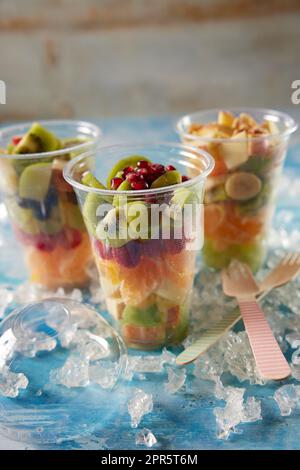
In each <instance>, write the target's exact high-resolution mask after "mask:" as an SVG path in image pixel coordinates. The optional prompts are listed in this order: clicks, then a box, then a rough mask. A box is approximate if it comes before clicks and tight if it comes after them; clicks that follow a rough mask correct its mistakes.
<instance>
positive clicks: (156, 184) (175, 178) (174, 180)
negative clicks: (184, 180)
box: [151, 170, 181, 189]
mask: <svg viewBox="0 0 300 470" xmlns="http://www.w3.org/2000/svg"><path fill="white" fill-rule="evenodd" d="M179 183H181V174H180V173H179V171H177V170H172V171H167V172H166V173H164V174H163V175H161V176H159V177H158V178H156V180H154V181H153V183H152V184H151V189H154V188H163V187H165V186H172V185H173V184H179Z"/></svg>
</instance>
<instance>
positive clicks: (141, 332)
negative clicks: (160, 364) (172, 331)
mask: <svg viewBox="0 0 300 470" xmlns="http://www.w3.org/2000/svg"><path fill="white" fill-rule="evenodd" d="M122 334H123V337H124V340H125V342H126V343H127V344H128V345H129V346H131V347H135V346H137V347H139V346H144V347H145V348H147V349H148V348H149V349H151V348H155V347H158V346H161V345H162V344H163V343H164V342H165V335H166V332H165V326H164V325H159V326H148V327H145V326H137V325H124V326H123V327H122Z"/></svg>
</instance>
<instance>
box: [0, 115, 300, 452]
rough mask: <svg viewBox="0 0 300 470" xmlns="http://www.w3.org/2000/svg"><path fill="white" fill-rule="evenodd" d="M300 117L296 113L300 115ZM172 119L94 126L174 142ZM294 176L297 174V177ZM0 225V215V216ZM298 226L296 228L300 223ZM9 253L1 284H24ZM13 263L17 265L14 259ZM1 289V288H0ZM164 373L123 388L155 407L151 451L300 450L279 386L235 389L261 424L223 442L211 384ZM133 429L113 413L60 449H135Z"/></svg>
mask: <svg viewBox="0 0 300 470" xmlns="http://www.w3.org/2000/svg"><path fill="white" fill-rule="evenodd" d="M299 117H300V113H299ZM175 120H176V117H172V118H171V117H160V118H141V119H140V118H119V119H101V120H100V119H99V120H95V123H97V124H98V125H100V126H101V127H102V129H103V132H104V139H103V141H104V143H105V144H110V143H117V142H124V141H127V142H130V141H136V140H139V141H142V140H147V141H151V140H163V141H177V140H178V137H177V136H176V134H175V132H174V130H173V129H174V127H173V125H174V122H175ZM289 172H290V173H291V174H292V175H293V177H294V178H295V177H297V176H298V177H299V184H300V147H297V146H294V147H293V148H291V150H290V152H289V155H288V158H287V162H286V167H285V173H286V174H287V173H289ZM297 174H298V175H297ZM285 206H287V207H288V208H289V210H292V211H294V212H295V213H297V217H298V222H299V220H300V207H299V206H300V203H299V201H298V202H295V201H287V200H285V199H284V198H280V200H279V208H281V209H282V208H284V207H285ZM0 222H1V212H0ZM299 225H300V224H299ZM9 233H10V228H9V226H8V225H7V223H6V221H5V220H3V221H2V223H1V225H0V240H1V236H3V234H6V236H5V239H6V240H7V239H8V236H7V235H8V234H9ZM9 243H10V245H9V246H8V247H7V249H5V250H4V248H3V247H2V246H1V248H0V249H1V252H0V263H1V264H0V281H1V283H2V284H5V285H11V286H15V285H17V284H18V283H19V282H22V281H24V276H25V271H24V270H23V268H22V267H20V265H19V264H18V268H17V269H16V266H12V265H11V252H10V250H11V251H13V250H14V242H13V240H11V241H10V242H9ZM15 263H18V260H17V258H16V260H15ZM0 287H1V284H0ZM165 380H166V377H165V375H163V374H152V375H151V374H148V375H147V377H146V380H143V381H140V380H139V381H134V382H132V383H130V384H129V385H126V386H125V387H134V386H137V387H140V388H142V389H143V390H145V391H146V392H149V393H152V395H153V403H154V409H153V412H152V413H151V414H148V415H145V416H144V418H143V420H142V422H141V425H140V426H139V428H141V427H146V428H149V429H150V430H151V431H152V432H153V433H154V434H155V436H156V438H157V440H158V444H157V445H156V446H155V447H153V449H173V450H174V449H223V450H224V449H300V409H299V408H298V410H296V411H294V412H293V413H292V415H291V416H290V417H287V418H283V417H281V416H280V413H279V410H278V407H277V405H276V403H275V401H274V400H270V397H272V395H273V393H274V391H275V390H276V389H277V388H278V384H270V385H267V386H264V387H261V386H258V385H249V384H248V383H247V382H246V383H243V384H240V383H238V382H235V383H233V385H236V386H242V387H246V388H247V391H246V394H249V395H255V396H256V397H257V398H259V399H261V401H262V415H263V420H262V421H257V422H254V423H251V424H241V425H239V429H240V430H241V431H243V432H242V433H241V434H232V435H231V436H230V438H229V439H228V440H227V441H224V440H220V439H217V438H216V423H215V416H214V414H213V409H214V408H215V407H216V406H224V405H222V403H221V402H220V401H218V400H217V399H216V398H215V397H214V394H213V386H212V384H211V383H209V382H205V381H201V380H200V379H198V378H196V377H194V376H193V375H192V366H190V368H189V374H188V379H187V382H186V385H185V387H184V388H183V389H181V390H180V391H179V392H178V393H176V394H175V395H170V394H167V393H166V392H165V391H164V387H163V382H164V381H165ZM135 434H136V430H135V429H132V428H131V427H130V417H129V415H128V412H127V409H126V408H125V409H123V411H121V412H120V411H118V412H116V413H111V415H110V419H109V421H107V420H105V422H104V424H103V423H102V424H101V423H100V424H99V427H98V428H97V429H96V430H95V432H94V433H93V435H92V436H87V437H84V438H81V439H79V440H77V441H71V442H68V443H65V444H63V445H61V446H60V447H59V446H57V447H53V448H63V449H136V448H141V447H140V446H139V447H137V446H136V445H135ZM25 447H27V448H28V447H30V446H25V445H24V444H20V443H16V442H12V441H9V440H8V439H7V438H5V437H0V449H1V448H2V449H5V448H25Z"/></svg>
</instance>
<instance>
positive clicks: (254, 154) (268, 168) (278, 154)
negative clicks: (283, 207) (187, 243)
mask: <svg viewBox="0 0 300 470" xmlns="http://www.w3.org/2000/svg"><path fill="white" fill-rule="evenodd" d="M228 111H230V112H231V113H232V114H234V115H235V116H236V117H237V116H239V115H240V113H247V114H249V115H250V116H252V117H253V118H254V119H255V120H256V121H257V122H258V123H262V122H263V121H264V120H268V121H270V122H272V123H273V125H275V126H274V127H275V132H274V133H273V134H263V135H262V134H257V135H255V136H252V137H247V134H246V135H245V137H243V138H241V137H240V136H236V137H234V138H215V137H209V136H203V137H202V136H198V135H195V134H191V133H190V126H191V125H193V124H194V125H195V124H208V123H212V122H217V121H218V112H219V110H216V109H214V110H206V111H200V112H197V113H194V114H190V115H187V116H184V117H182V118H181V119H180V120H179V121H178V123H177V131H178V133H179V135H180V137H181V140H182V142H183V143H184V144H186V145H193V146H195V147H197V148H199V149H203V150H206V151H208V152H209V153H210V154H211V155H212V156H213V157H214V159H215V168H214V170H213V171H212V173H211V174H210V176H209V178H208V179H207V184H206V191H205V199H204V209H205V243H204V247H203V259H204V262H205V263H206V265H208V266H209V267H212V268H216V269H221V268H223V267H226V266H227V265H228V264H229V263H230V261H231V260H232V259H238V260H240V261H242V262H246V263H248V264H249V265H250V266H251V268H252V269H253V271H256V270H257V269H259V267H260V266H261V265H262V263H263V261H264V258H265V254H266V248H267V236H268V232H269V227H270V225H271V221H272V215H273V212H274V209H275V195H276V190H277V187H278V178H279V176H280V174H281V170H282V166H283V163H284V159H285V156H286V152H287V148H288V142H289V138H290V135H291V134H292V133H293V132H294V131H295V130H296V129H297V125H296V123H295V121H294V120H293V119H292V118H291V117H290V116H288V115H287V114H284V113H281V112H278V111H273V110H267V109H257V108H240V109H239V108H234V109H230V110H228ZM273 130H274V129H273ZM241 131H242V129H241ZM244 134H245V133H244ZM212 135H213V129H212ZM240 135H243V133H241V134H240ZM241 174H242V175H241ZM249 187H250V191H249ZM247 192H248V194H247Z"/></svg>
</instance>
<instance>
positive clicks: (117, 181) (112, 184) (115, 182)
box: [110, 178, 123, 189]
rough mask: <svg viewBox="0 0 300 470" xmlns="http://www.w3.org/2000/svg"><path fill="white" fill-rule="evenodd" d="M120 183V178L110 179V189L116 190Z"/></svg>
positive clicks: (121, 181)
mask: <svg viewBox="0 0 300 470" xmlns="http://www.w3.org/2000/svg"><path fill="white" fill-rule="evenodd" d="M121 183H123V180H122V178H112V180H111V182H110V187H111V189H118V187H119V186H120V184H121Z"/></svg>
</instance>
